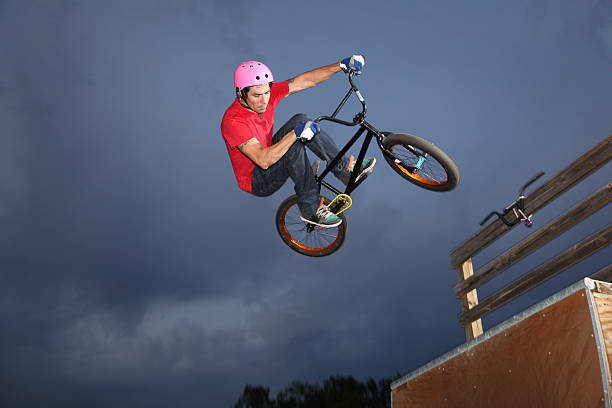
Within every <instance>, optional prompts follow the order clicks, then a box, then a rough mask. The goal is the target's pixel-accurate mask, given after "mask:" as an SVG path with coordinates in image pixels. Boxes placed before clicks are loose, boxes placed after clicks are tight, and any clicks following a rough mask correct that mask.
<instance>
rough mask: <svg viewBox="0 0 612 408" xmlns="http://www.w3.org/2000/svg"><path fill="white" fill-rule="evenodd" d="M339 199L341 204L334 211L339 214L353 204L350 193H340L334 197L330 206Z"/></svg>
mask: <svg viewBox="0 0 612 408" xmlns="http://www.w3.org/2000/svg"><path fill="white" fill-rule="evenodd" d="M336 200H338V203H337V204H340V207H339V208H338V209H336V210H335V211H334V214H336V215H339V214H340V213H341V212H342V211H345V210H348V209H349V207H350V206H351V205H353V199H352V198H351V196H349V195H348V194H338V195H337V196H336V198H334V199H333V200H332V201H331V202H330V203H329V207H330V208H333V207H332V204H333V203H334V202H335V201H336Z"/></svg>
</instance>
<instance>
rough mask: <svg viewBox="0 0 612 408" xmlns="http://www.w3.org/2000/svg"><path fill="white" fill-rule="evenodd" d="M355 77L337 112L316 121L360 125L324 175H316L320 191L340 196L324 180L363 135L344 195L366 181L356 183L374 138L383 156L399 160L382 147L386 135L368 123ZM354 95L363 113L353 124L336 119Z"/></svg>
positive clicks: (351, 73)
mask: <svg viewBox="0 0 612 408" xmlns="http://www.w3.org/2000/svg"><path fill="white" fill-rule="evenodd" d="M353 75H354V72H353V71H351V72H349V83H350V84H351V89H349V90H348V92H347V93H346V95H345V96H344V98H343V99H342V101H340V103H339V104H338V106H337V107H336V110H334V113H332V115H331V116H319V117H318V118H317V119H315V122H316V123H319V122H321V121H323V120H327V121H330V122H334V123H338V124H341V125H344V126H357V125H359V129H357V131H356V132H355V134H354V135H353V137H352V138H351V139H350V140H349V141H348V142H347V143H346V145H344V147H343V148H342V149H341V150H340V152H338V154H337V155H336V157H334V158H333V159H332V161H331V162H329V163H328V164H327V167H326V168H325V170H323V173H321V175H320V176H316V175H315V179H316V180H317V183H318V184H319V190H320V189H321V186H322V185H323V186H325V187H326V188H328V189H329V190H331V191H333V192H334V193H336V194H338V195H339V194H342V191H340V190H338V189H337V188H335V187H334V186H332V185H331V184H329V183H328V182H326V181H325V180H324V178H325V176H326V175H327V174H328V173H329V172H330V171H331V169H333V168H334V167H335V166H336V165H337V164H338V163H339V162H340V160H341V159H342V157H344V154H345V153H346V152H347V151H348V150H349V149H350V148H351V146H353V145H354V144H355V142H357V140H358V139H359V138H360V137H361V135H363V133H364V132H366V131H367V134H366V136H365V139H364V141H363V144H362V145H361V149H360V150H359V155H358V156H357V162H356V165H355V167H354V168H353V171H352V172H351V176H350V178H349V182H348V184H347V186H346V189H345V191H344V194H348V195H350V194H351V192H353V191H354V190H355V189H356V188H357V187H358V186H359V185H360V184H361V183H362V182H363V181H364V179H363V178H362V179H361V180H359V181H356V179H357V175H358V174H359V172H360V171H361V164H362V163H363V159H364V158H365V155H366V152H367V150H368V147H369V146H370V142H371V141H372V138H373V137H374V138H375V139H376V142H377V143H378V147H379V148H380V150H381V151H382V152H383V154H385V155H387V156H389V157H390V158H391V159H393V160H397V158H396V157H395V156H394V155H393V153H391V152H390V151H388V150H387V149H385V148H384V147H383V145H382V142H383V139H384V137H385V133H383V132H380V131H379V130H378V129H376V128H375V127H374V126H372V125H371V124H370V123H368V122H366V120H365V117H366V110H367V106H366V103H365V99H364V98H363V96H362V95H361V93H360V92H359V89H357V87H356V86H355V84H354V83H353ZM352 93H355V95H357V98H358V99H359V102H361V106H362V110H361V112H359V113H357V114H356V115H355V117H354V118H353V121H352V122H348V121H344V120H341V119H338V118H336V116H337V115H338V113H339V112H340V109H342V107H343V106H344V104H345V103H346V101H347V100H348V98H349V97H350V96H351V94H352Z"/></svg>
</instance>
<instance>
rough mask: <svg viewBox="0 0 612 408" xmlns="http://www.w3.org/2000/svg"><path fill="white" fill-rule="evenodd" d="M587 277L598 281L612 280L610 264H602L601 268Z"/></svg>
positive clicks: (611, 266)
mask: <svg viewBox="0 0 612 408" xmlns="http://www.w3.org/2000/svg"><path fill="white" fill-rule="evenodd" d="M589 278H591V279H593V280H598V281H604V282H612V264H609V265H608V266H604V267H603V268H601V269H600V270H598V271H597V272H595V273H594V274H592V275H591V276H589Z"/></svg>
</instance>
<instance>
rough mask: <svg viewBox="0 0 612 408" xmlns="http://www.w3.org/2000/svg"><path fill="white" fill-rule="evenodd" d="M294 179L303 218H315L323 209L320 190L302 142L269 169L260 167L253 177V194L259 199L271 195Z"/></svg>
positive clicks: (254, 170)
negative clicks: (319, 207)
mask: <svg viewBox="0 0 612 408" xmlns="http://www.w3.org/2000/svg"><path fill="white" fill-rule="evenodd" d="M288 178H291V180H293V182H294V184H295V187H294V188H295V193H296V194H297V196H298V200H297V204H298V207H299V209H300V212H301V213H302V215H303V216H304V217H306V218H309V217H311V216H312V215H313V214H314V213H315V212H316V211H317V208H318V206H319V203H318V201H319V187H318V186H317V182H316V180H315V178H314V174H313V172H312V169H311V168H310V163H309V161H308V156H307V155H306V149H305V148H304V144H303V143H301V142H295V143H294V144H293V145H292V146H291V148H289V150H288V151H287V153H285V155H284V156H283V157H282V158H281V159H280V160H279V161H278V162H276V163H274V164H273V165H272V166H270V167H269V168H268V169H267V170H263V169H261V168H259V167H255V169H253V173H252V174H251V189H252V193H253V194H255V195H257V196H268V195H270V194H272V193H274V192H275V191H277V190H278V189H279V188H281V187H282V185H283V184H285V181H287V179H288Z"/></svg>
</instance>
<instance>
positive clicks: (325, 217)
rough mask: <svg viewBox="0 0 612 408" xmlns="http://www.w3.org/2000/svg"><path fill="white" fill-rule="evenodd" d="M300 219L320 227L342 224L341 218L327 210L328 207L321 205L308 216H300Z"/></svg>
mask: <svg viewBox="0 0 612 408" xmlns="http://www.w3.org/2000/svg"><path fill="white" fill-rule="evenodd" d="M300 218H301V219H302V221H304V222H307V223H309V224H313V225H316V226H318V227H321V228H333V227H337V226H338V225H340V224H342V219H341V218H340V217H338V216H337V215H336V214H334V213H333V212H331V211H330V210H329V207H328V206H326V205H322V206H320V207H319V208H318V209H317V212H316V213H314V214H313V215H312V217H310V218H304V216H300Z"/></svg>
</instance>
